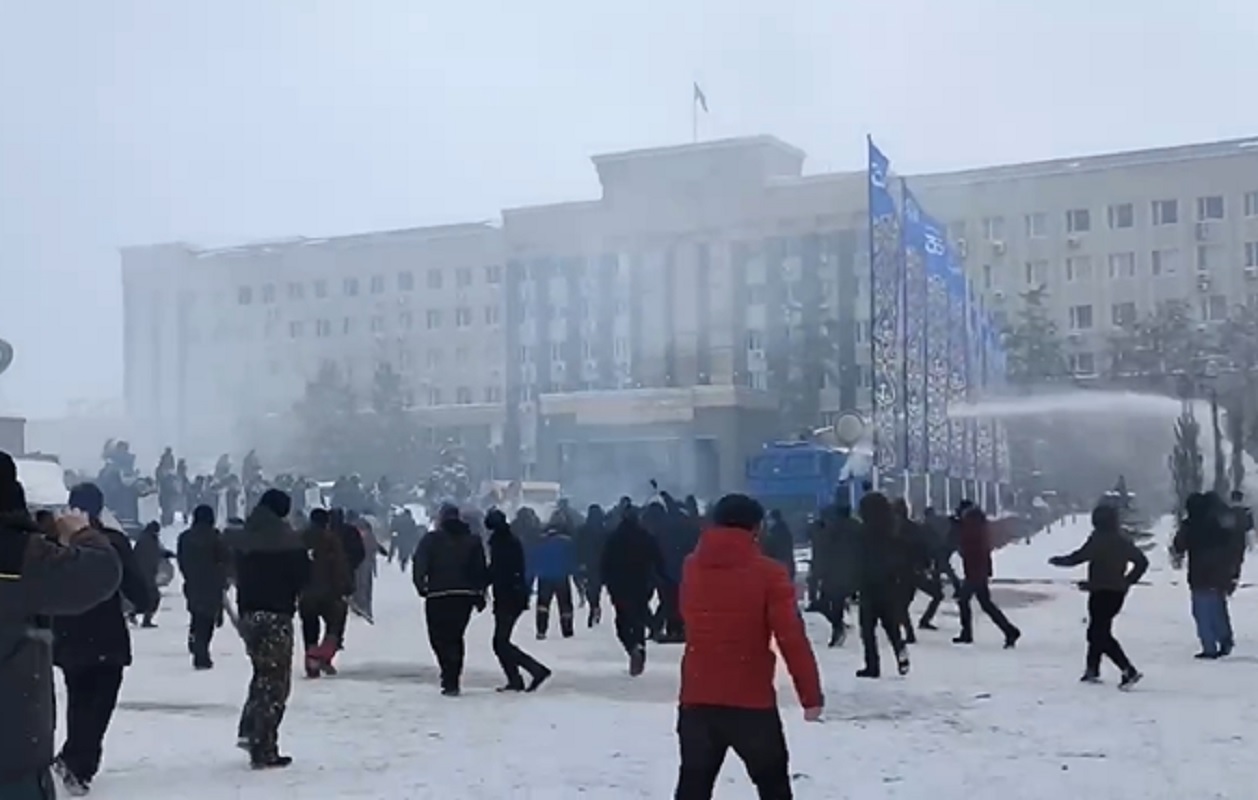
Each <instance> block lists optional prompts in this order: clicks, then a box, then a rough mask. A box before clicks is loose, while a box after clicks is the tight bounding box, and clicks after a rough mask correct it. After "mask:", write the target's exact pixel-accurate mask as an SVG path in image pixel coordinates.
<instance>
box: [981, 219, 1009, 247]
mask: <svg viewBox="0 0 1258 800" xmlns="http://www.w3.org/2000/svg"><path fill="white" fill-rule="evenodd" d="M983 238H984V239H986V240H987V241H989V242H1003V241H1004V240H1005V218H1004V217H984V218H983Z"/></svg>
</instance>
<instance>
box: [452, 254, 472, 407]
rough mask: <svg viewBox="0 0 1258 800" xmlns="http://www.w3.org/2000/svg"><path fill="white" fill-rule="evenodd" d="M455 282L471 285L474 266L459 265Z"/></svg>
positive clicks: (461, 285) (463, 286)
mask: <svg viewBox="0 0 1258 800" xmlns="http://www.w3.org/2000/svg"><path fill="white" fill-rule="evenodd" d="M454 282H455V283H456V284H457V285H458V287H459V288H460V289H466V288H467V287H469V286H471V285H472V268H471V267H459V269H458V271H456V272H455V273H454ZM469 391H470V390H469Z"/></svg>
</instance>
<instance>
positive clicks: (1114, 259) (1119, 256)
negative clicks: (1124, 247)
mask: <svg viewBox="0 0 1258 800" xmlns="http://www.w3.org/2000/svg"><path fill="white" fill-rule="evenodd" d="M1109 276H1110V280H1117V279H1119V278H1134V277H1136V254H1135V253H1110V254H1109Z"/></svg>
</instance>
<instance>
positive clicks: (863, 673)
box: [856, 667, 882, 679]
mask: <svg viewBox="0 0 1258 800" xmlns="http://www.w3.org/2000/svg"><path fill="white" fill-rule="evenodd" d="M856 677H858V678H875V679H876V678H880V677H882V673H881V672H880V671H879V670H878V668H877V667H865V668H864V669H862V670H858V671H857V673H856Z"/></svg>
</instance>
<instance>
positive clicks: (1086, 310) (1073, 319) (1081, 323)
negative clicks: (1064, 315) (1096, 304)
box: [1070, 305, 1092, 331]
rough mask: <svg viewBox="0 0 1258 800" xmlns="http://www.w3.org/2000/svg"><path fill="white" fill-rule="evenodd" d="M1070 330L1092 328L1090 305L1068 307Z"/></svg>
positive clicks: (1087, 329)
mask: <svg viewBox="0 0 1258 800" xmlns="http://www.w3.org/2000/svg"><path fill="white" fill-rule="evenodd" d="M1070 330H1072V331H1089V330H1092V306H1090V305H1086V306H1071V307H1070Z"/></svg>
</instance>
